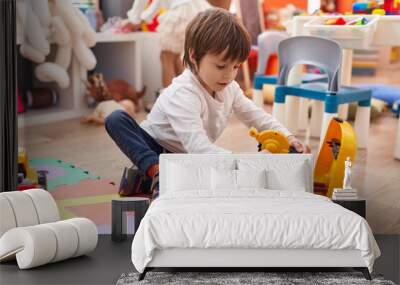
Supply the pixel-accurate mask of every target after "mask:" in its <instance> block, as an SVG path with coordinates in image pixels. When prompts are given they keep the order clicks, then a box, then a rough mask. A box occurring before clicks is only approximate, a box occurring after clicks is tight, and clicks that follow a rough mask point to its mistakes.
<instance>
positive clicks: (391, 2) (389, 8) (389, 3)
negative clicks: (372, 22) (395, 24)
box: [383, 0, 400, 15]
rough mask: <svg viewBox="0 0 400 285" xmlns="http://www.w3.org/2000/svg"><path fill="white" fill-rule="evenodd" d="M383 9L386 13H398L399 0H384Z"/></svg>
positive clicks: (399, 11)
mask: <svg viewBox="0 0 400 285" xmlns="http://www.w3.org/2000/svg"><path fill="white" fill-rule="evenodd" d="M383 9H385V11H386V15H400V0H385V1H384V3H383Z"/></svg>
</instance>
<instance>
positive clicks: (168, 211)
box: [132, 189, 380, 272]
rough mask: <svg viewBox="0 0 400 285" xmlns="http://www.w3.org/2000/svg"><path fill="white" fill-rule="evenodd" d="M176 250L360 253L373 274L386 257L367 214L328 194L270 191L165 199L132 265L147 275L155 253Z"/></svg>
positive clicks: (148, 219)
mask: <svg viewBox="0 0 400 285" xmlns="http://www.w3.org/2000/svg"><path fill="white" fill-rule="evenodd" d="M172 248H179V249H185V248H187V249H196V248H197V249H211V248H214V249H222V248H226V249H228V248H231V249H240V248H245V249H332V250H341V249H345V250H359V251H360V252H361V257H362V258H363V260H364V261H365V264H366V266H367V267H368V269H369V270H370V271H372V267H373V263H374V260H375V259H376V258H377V257H379V255H380V251H379V248H378V246H377V244H376V241H375V239H374V237H373V234H372V232H371V229H370V227H369V225H368V223H367V222H366V220H365V219H364V218H362V217H361V216H359V215H357V214H355V213H353V212H351V211H349V210H347V209H345V208H343V207H341V206H340V205H337V204H335V203H333V202H332V201H331V200H330V199H328V198H326V197H323V196H319V195H315V194H312V193H308V192H300V191H279V190H267V189H247V190H242V191H233V192H231V193H226V192H223V193H221V196H216V195H215V193H213V194H212V195H211V194H209V195H207V194H206V193H204V194H203V195H199V193H198V192H197V191H184V192H172V193H166V194H165V195H163V196H161V197H160V198H158V199H157V200H155V201H154V202H153V203H152V204H151V206H150V208H149V209H148V212H147V213H146V215H145V217H144V218H143V220H142V222H141V223H140V226H139V228H138V231H137V232H136V234H135V237H134V240H133V243H132V262H133V264H134V266H135V268H136V269H137V270H138V271H139V272H143V270H144V268H145V267H146V266H147V264H148V263H149V262H150V261H151V260H152V259H153V257H154V252H155V250H162V249H172Z"/></svg>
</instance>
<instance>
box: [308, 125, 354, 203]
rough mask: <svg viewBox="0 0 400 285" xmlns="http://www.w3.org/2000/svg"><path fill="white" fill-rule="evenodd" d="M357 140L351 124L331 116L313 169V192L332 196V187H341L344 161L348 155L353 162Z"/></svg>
mask: <svg viewBox="0 0 400 285" xmlns="http://www.w3.org/2000/svg"><path fill="white" fill-rule="evenodd" d="M356 151H357V140H356V136H355V133H354V131H353V128H352V127H351V125H350V124H349V123H348V122H346V121H342V120H341V119H339V118H333V119H332V120H331V121H330V123H329V125H328V129H327V131H326V135H325V138H324V142H323V144H322V146H321V149H320V152H319V154H318V159H317V163H316V165H315V169H314V193H316V194H320V195H324V196H327V197H332V193H333V189H334V188H341V186H342V182H343V175H344V165H345V164H344V162H345V161H346V159H347V157H350V159H351V161H353V162H354V160H355V156H356Z"/></svg>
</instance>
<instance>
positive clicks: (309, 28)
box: [304, 15, 378, 49]
mask: <svg viewBox="0 0 400 285" xmlns="http://www.w3.org/2000/svg"><path fill="white" fill-rule="evenodd" d="M340 17H342V18H343V19H344V20H345V21H346V23H347V22H350V21H353V20H359V19H362V18H363V16H359V15H356V16H339V15H338V16H321V17H318V18H316V19H314V20H311V21H309V22H308V23H306V24H305V25H304V30H305V31H306V32H307V33H308V34H310V35H312V36H318V37H324V38H328V39H331V40H334V41H337V42H338V43H339V44H340V45H341V46H342V48H347V49H367V48H369V47H370V45H371V43H372V40H373V38H374V33H375V30H376V27H377V21H378V17H377V16H374V17H365V18H367V19H368V22H367V23H366V24H365V25H360V26H357V25H324V22H325V21H326V20H328V19H336V18H340Z"/></svg>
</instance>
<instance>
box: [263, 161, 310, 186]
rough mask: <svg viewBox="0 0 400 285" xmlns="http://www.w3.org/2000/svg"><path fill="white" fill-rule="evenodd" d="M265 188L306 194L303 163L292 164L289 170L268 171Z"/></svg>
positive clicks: (306, 179) (306, 181) (305, 176)
mask: <svg viewBox="0 0 400 285" xmlns="http://www.w3.org/2000/svg"><path fill="white" fill-rule="evenodd" d="M266 173H267V181H268V183H267V185H268V186H267V188H268V189H271V190H288V191H303V192H306V191H307V189H306V187H307V185H308V184H309V182H308V178H307V175H306V169H305V164H304V163H299V164H294V165H293V166H292V167H291V168H289V169H285V170H284V171H283V170H282V169H269V170H267V171H266Z"/></svg>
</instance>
